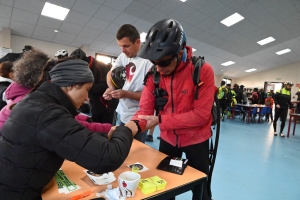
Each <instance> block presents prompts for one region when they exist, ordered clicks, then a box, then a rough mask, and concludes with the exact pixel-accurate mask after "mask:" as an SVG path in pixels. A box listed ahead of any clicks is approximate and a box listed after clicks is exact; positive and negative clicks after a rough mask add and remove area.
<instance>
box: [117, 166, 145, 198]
mask: <svg viewBox="0 0 300 200" xmlns="http://www.w3.org/2000/svg"><path fill="white" fill-rule="evenodd" d="M140 179H141V175H140V174H138V173H136V172H131V171H126V172H123V173H122V174H120V175H119V177H118V182H119V189H120V196H123V197H133V196H134V195H135V191H136V189H137V187H138V185H139V182H140Z"/></svg>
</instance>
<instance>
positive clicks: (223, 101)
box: [218, 81, 228, 121]
mask: <svg viewBox="0 0 300 200" xmlns="http://www.w3.org/2000/svg"><path fill="white" fill-rule="evenodd" d="M225 83H226V82H225V81H221V86H220V87H219V88H218V99H219V102H220V108H221V111H220V113H221V119H222V121H224V120H225V113H226V110H227V95H228V89H227V88H226V85H225Z"/></svg>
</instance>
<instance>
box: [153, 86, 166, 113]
mask: <svg viewBox="0 0 300 200" xmlns="http://www.w3.org/2000/svg"><path fill="white" fill-rule="evenodd" d="M153 93H154V96H155V109H156V110H158V111H161V110H163V108H164V106H165V105H166V104H167V102H168V93H167V91H165V90H163V89H162V88H156V89H155V90H154V92H153Z"/></svg>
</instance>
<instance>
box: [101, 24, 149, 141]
mask: <svg viewBox="0 0 300 200" xmlns="http://www.w3.org/2000/svg"><path fill="white" fill-rule="evenodd" d="M116 37H117V41H118V45H119V46H120V47H121V50H122V53H121V54H120V55H119V56H118V58H117V60H116V63H115V65H114V66H113V67H112V69H111V71H110V72H108V73H107V85H108V89H107V90H106V91H105V93H104V95H103V97H104V98H105V99H106V100H110V99H112V98H116V99H119V105H118V107H117V112H118V113H119V114H120V117H121V124H124V123H127V122H128V121H130V119H131V118H132V117H133V115H134V114H135V113H136V111H138V110H139V100H140V97H141V94H142V90H143V88H144V85H143V81H144V77H145V75H146V74H147V72H148V71H149V69H150V68H151V67H152V66H153V64H152V63H151V62H150V61H149V60H146V59H143V58H140V57H138V56H137V53H138V51H139V49H140V45H141V41H140V34H139V32H138V30H137V29H136V28H135V27H134V26H132V25H130V24H124V25H123V26H121V27H120V28H119V30H118V32H117V35H116ZM119 66H123V67H125V71H126V81H125V83H124V86H123V88H122V89H115V87H114V85H113V83H112V82H111V78H110V76H111V73H112V70H113V69H114V68H116V67H119ZM146 136H147V131H145V132H141V133H138V134H136V135H135V137H134V138H135V139H137V140H139V141H141V142H143V143H145V140H146Z"/></svg>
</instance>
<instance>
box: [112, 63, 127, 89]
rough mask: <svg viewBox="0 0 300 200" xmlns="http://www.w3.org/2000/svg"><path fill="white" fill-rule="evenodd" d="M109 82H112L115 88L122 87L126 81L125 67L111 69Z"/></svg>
mask: <svg viewBox="0 0 300 200" xmlns="http://www.w3.org/2000/svg"><path fill="white" fill-rule="evenodd" d="M110 78H111V82H112V83H113V84H114V86H115V87H116V89H122V87H123V85H124V83H125V81H126V72H125V67H123V66H120V67H116V68H115V69H113V70H112V71H111V77H110Z"/></svg>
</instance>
